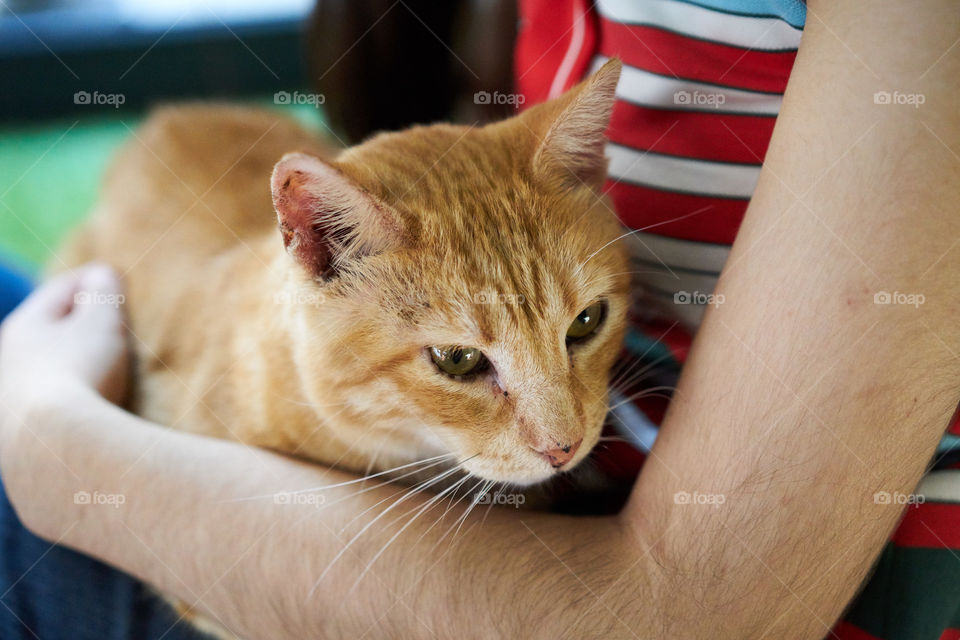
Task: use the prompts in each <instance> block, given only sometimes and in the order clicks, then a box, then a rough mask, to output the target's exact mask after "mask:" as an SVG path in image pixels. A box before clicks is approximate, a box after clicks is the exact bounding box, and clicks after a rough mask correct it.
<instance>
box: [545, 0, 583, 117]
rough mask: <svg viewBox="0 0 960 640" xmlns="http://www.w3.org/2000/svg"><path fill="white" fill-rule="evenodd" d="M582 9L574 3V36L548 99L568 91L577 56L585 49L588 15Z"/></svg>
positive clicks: (564, 55) (554, 79)
mask: <svg viewBox="0 0 960 640" xmlns="http://www.w3.org/2000/svg"><path fill="white" fill-rule="evenodd" d="M579 9H580V7H579V6H578V3H577V2H574V3H573V36H571V38H570V45H569V46H568V47H567V51H566V52H565V53H564V54H563V61H562V62H561V63H560V68H558V69H557V74H556V75H555V76H554V77H553V82H552V83H550V92H549V93H548V94H547V97H548V98H556V97H557V96H559V95H560V94H561V93H563V92H564V91H565V90H566V87H567V83H568V82H569V81H570V74H571V73H573V63H574V62H576V60H577V55H578V54H579V53H580V49H582V48H583V43H584V36H585V35H586V32H587V28H586V25H585V23H586V15H585V14H584V13H583V12H582V11H579Z"/></svg>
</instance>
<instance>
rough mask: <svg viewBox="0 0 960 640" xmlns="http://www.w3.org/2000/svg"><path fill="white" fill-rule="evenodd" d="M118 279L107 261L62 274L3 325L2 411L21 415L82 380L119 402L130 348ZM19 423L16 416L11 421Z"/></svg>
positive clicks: (0, 344)
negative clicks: (103, 263)
mask: <svg viewBox="0 0 960 640" xmlns="http://www.w3.org/2000/svg"><path fill="white" fill-rule="evenodd" d="M123 302H124V297H123V293H122V292H121V288H120V282H119V280H118V278H117V276H116V274H114V272H113V271H112V270H111V269H110V268H109V267H106V266H104V265H97V264H92V265H87V266H85V267H81V268H79V269H76V270H73V271H70V272H67V273H64V274H61V275H58V276H56V277H55V278H53V279H51V280H50V281H48V282H46V283H44V284H43V285H41V286H40V288H38V289H37V290H36V291H35V292H33V293H32V294H31V295H30V296H29V297H28V298H27V299H26V300H25V301H24V302H23V303H22V304H21V305H20V306H19V307H18V308H17V309H15V310H14V311H13V312H12V313H11V314H10V315H9V316H8V317H7V319H6V320H5V321H4V322H3V324H2V325H0V411H2V412H3V414H5V417H6V418H7V419H6V420H4V422H10V420H9V418H17V417H20V416H22V415H23V412H24V411H26V410H29V408H30V407H32V406H36V405H37V404H41V405H42V404H45V403H48V402H49V401H50V400H56V395H57V394H59V393H60V392H61V391H63V390H64V389H67V388H70V387H71V386H72V387H74V388H76V386H77V385H79V386H81V387H87V388H90V389H95V390H96V391H97V392H99V393H100V394H101V395H102V396H103V397H104V398H106V399H107V400H109V401H111V402H114V403H119V402H121V401H122V400H123V397H124V394H125V392H126V382H127V370H128V350H127V341H126V335H125V330H124V324H123V313H122V311H121V309H120V305H121V304H122V303H123ZM14 421H16V420H14Z"/></svg>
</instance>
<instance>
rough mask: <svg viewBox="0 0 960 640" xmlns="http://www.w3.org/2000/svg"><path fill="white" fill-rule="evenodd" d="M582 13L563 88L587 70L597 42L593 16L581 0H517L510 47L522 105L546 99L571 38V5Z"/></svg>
mask: <svg viewBox="0 0 960 640" xmlns="http://www.w3.org/2000/svg"><path fill="white" fill-rule="evenodd" d="M575 7H577V8H578V13H579V14H580V15H583V16H584V28H585V31H586V33H585V35H584V41H583V45H582V46H581V47H580V49H579V52H578V54H577V57H576V59H575V61H574V65H573V68H572V71H571V73H570V82H568V86H567V87H565V88H569V87H570V86H573V85H574V84H576V83H577V82H578V81H579V80H580V79H582V78H583V76H585V75H586V73H587V71H588V70H589V66H590V61H591V60H592V58H593V54H594V52H595V51H596V46H597V17H596V14H595V13H594V11H593V10H592V9H590V8H588V7H587V3H586V2H584V0H520V7H519V10H520V27H519V31H518V33H517V45H516V48H515V50H514V72H515V74H516V77H517V91H518V92H519V93H521V94H522V95H523V96H524V97H525V98H526V100H525V102H524V104H523V107H524V108H528V107H532V106H533V105H535V104H538V103H540V102H543V101H545V100H546V99H547V97H548V94H549V92H550V85H551V83H552V82H553V78H554V76H555V75H556V74H557V71H558V70H559V69H560V65H561V64H562V62H563V57H564V55H565V54H566V53H567V49H568V48H569V46H570V43H571V41H572V39H573V33H574V29H573V14H574V8H575Z"/></svg>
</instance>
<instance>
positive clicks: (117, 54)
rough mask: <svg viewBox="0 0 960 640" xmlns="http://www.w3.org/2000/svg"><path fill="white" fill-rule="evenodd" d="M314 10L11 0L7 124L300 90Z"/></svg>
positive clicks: (3, 27)
mask: <svg viewBox="0 0 960 640" xmlns="http://www.w3.org/2000/svg"><path fill="white" fill-rule="evenodd" d="M309 11H310V3H309V0H306V1H300V2H298V1H291V0H287V1H285V2H281V3H270V2H264V3H263V4H262V5H256V4H251V3H244V2H237V3H230V2H219V3H215V6H207V5H205V4H204V3H197V4H196V5H193V4H192V3H184V2H178V3H168V2H165V1H164V0H154V1H151V0H125V1H123V2H119V1H117V0H16V1H14V0H6V2H4V3H3V4H0V119H28V118H39V117H49V116H56V115H61V114H64V113H81V112H82V113H91V112H94V111H101V112H112V113H115V112H116V110H117V109H118V108H122V109H139V108H143V107H145V106H147V105H149V104H152V103H154V102H156V101H158V100H172V99H184V98H227V97H251V96H262V95H264V94H267V95H269V94H272V93H275V92H277V91H292V90H296V89H298V88H300V87H303V86H305V85H306V84H307V83H306V79H307V78H306V73H305V72H304V65H303V51H304V47H303V42H302V35H303V29H304V26H305V20H306V18H307V16H308V15H309Z"/></svg>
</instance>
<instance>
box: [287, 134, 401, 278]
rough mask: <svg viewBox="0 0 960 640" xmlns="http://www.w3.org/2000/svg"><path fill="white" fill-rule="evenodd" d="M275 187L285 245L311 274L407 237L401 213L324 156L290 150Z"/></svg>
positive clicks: (325, 273) (330, 272)
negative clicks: (322, 157)
mask: <svg viewBox="0 0 960 640" xmlns="http://www.w3.org/2000/svg"><path fill="white" fill-rule="evenodd" d="M270 186H271V189H272V191H273V206H274V209H276V211H277V221H278V223H279V225H280V233H281V235H282V236H283V244H284V246H285V247H286V248H287V252H288V253H290V255H291V256H293V258H294V259H295V260H296V261H297V262H298V263H299V264H300V265H301V266H302V267H303V268H304V269H305V270H306V271H307V272H308V273H309V275H311V276H314V277H331V276H334V275H336V272H337V271H338V269H339V268H340V267H341V266H343V265H344V264H346V263H347V262H349V261H350V260H352V259H354V258H360V257H362V256H365V255H369V254H373V253H380V252H381V251H386V250H388V249H390V248H394V247H396V246H398V245H399V244H400V243H401V241H402V238H403V233H402V229H401V225H400V219H399V217H398V216H397V215H396V213H395V212H394V211H393V210H392V209H391V208H390V207H389V206H388V205H386V204H385V203H383V202H382V201H380V200H379V199H378V198H376V197H375V196H374V195H373V194H371V193H369V192H367V191H365V190H364V189H362V188H361V187H359V186H358V185H357V184H355V183H354V182H353V181H352V180H351V179H350V178H349V177H347V176H346V175H345V174H344V173H343V172H342V171H341V170H340V169H338V168H337V167H335V166H333V165H331V164H328V163H326V162H324V161H322V160H320V159H319V158H315V157H314V156H310V155H307V154H304V153H288V154H287V155H285V156H283V158H282V159H281V160H280V162H278V163H277V164H276V166H275V167H274V169H273V176H272V178H271V180H270Z"/></svg>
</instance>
